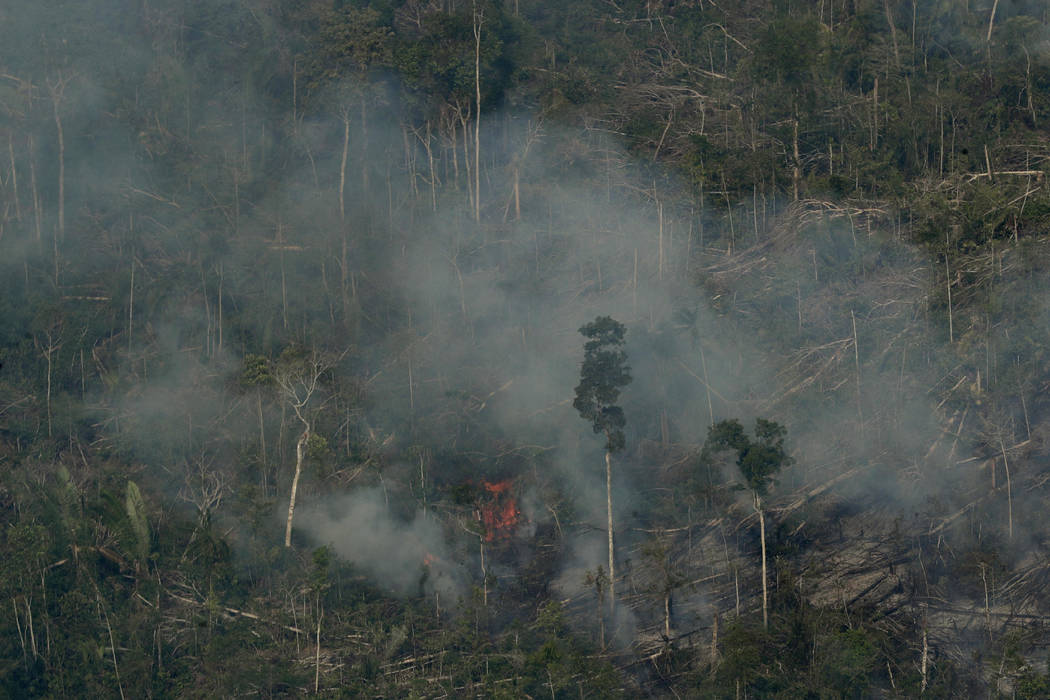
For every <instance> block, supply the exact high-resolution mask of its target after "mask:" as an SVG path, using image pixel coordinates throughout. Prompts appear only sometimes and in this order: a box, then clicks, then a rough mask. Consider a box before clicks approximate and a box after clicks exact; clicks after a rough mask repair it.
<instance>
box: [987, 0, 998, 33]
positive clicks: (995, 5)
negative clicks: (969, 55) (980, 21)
mask: <svg viewBox="0 0 1050 700" xmlns="http://www.w3.org/2000/svg"><path fill="white" fill-rule="evenodd" d="M998 9H999V0H995V2H993V3H992V14H991V15H990V16H989V17H988V36H986V37H985V39H984V40H985V42H990V41H991V40H992V25H993V24H994V23H995V11H996V10H998Z"/></svg>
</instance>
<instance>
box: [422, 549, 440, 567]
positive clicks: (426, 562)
mask: <svg viewBox="0 0 1050 700" xmlns="http://www.w3.org/2000/svg"><path fill="white" fill-rule="evenodd" d="M436 563H437V557H435V556H434V555H433V554H431V553H430V552H424V553H423V566H428V567H429V566H434V564H436Z"/></svg>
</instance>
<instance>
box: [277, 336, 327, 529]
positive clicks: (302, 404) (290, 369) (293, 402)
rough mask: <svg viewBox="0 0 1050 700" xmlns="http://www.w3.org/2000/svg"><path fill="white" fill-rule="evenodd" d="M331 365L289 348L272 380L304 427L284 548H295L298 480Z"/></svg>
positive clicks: (297, 448) (297, 451)
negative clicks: (314, 403)
mask: <svg viewBox="0 0 1050 700" xmlns="http://www.w3.org/2000/svg"><path fill="white" fill-rule="evenodd" d="M331 366H332V362H331V361H330V360H329V359H327V358H325V357H324V356H323V355H322V354H321V353H319V352H318V351H316V350H310V351H305V350H301V349H297V348H296V349H291V348H290V349H288V350H285V351H284V352H283V353H281V357H280V358H279V359H278V360H277V364H276V367H275V368H274V372H273V378H274V383H275V384H276V385H277V390H278V392H279V393H280V396H281V400H282V401H283V402H284V403H285V405H287V406H288V407H289V408H291V409H292V412H294V413H295V417H296V418H298V419H299V422H300V423H301V424H302V426H303V432H302V433H301V434H300V435H299V439H298V440H297V441H296V443H295V476H293V477H292V490H291V495H290V496H289V498H288V521H287V524H286V525H285V530H284V546H285V547H291V546H292V517H293V515H294V514H295V496H296V493H297V491H298V490H299V477H300V476H302V473H303V461H304V460H305V459H306V449H307V445H308V443H309V441H310V437H311V436H312V435H313V413H312V409H311V407H310V404H311V402H312V401H314V400H315V398H316V396H317V394H318V390H319V387H320V384H321V379H322V377H323V376H324V374H325V373H326V372H327V371H328V369H329V368H330V367H331Z"/></svg>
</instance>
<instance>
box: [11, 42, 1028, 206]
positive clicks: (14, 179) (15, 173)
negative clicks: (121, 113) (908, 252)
mask: <svg viewBox="0 0 1050 700" xmlns="http://www.w3.org/2000/svg"><path fill="white" fill-rule="evenodd" d="M1028 63H1029V65H1031V61H1029V62H1028ZM1029 73H1031V71H1029ZM1028 101H1029V104H1031V98H1030V97H1029V100H1028ZM7 155H8V156H9V157H10V159H11V187H12V188H13V195H14V199H15V221H21V220H22V204H21V203H20V202H19V201H18V169H17V168H16V167H15V145H14V143H13V139H12V132H8V134H7Z"/></svg>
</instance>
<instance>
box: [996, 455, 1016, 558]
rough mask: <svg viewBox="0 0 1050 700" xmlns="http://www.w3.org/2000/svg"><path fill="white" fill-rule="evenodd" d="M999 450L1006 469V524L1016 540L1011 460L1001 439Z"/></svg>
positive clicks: (1009, 532) (1010, 535) (1010, 534)
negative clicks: (1011, 485)
mask: <svg viewBox="0 0 1050 700" xmlns="http://www.w3.org/2000/svg"><path fill="white" fill-rule="evenodd" d="M999 449H1000V450H1001V451H1002V453H1003V467H1004V468H1005V469H1006V524H1007V532H1008V535H1009V538H1010V539H1011V540H1012V539H1013V538H1014V498H1013V493H1012V491H1011V488H1010V460H1008V459H1007V458H1006V447H1005V446H1004V445H1003V439H1002V438H1001V437H1000V438H999Z"/></svg>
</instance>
